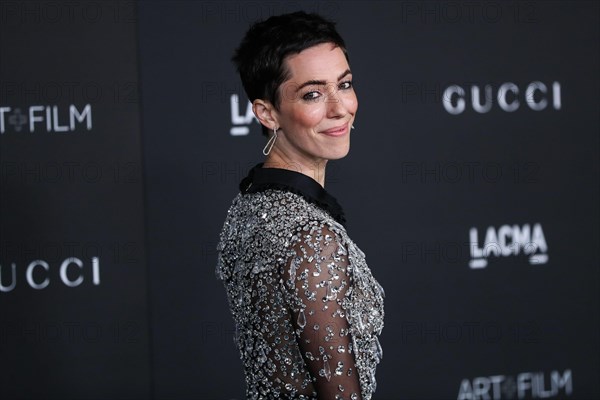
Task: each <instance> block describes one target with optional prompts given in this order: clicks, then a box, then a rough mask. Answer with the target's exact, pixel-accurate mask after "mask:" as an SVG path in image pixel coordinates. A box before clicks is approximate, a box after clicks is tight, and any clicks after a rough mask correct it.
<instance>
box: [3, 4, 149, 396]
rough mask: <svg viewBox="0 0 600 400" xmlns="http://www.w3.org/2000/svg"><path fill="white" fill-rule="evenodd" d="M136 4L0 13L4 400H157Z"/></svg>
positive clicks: (8, 8)
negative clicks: (153, 385) (152, 386)
mask: <svg viewBox="0 0 600 400" xmlns="http://www.w3.org/2000/svg"><path fill="white" fill-rule="evenodd" d="M134 6H135V4H133V3H130V4H129V5H127V4H126V3H120V2H86V3H84V2H54V1H52V2H29V1H26V2H20V1H19V2H17V1H3V2H2V3H0V360H1V362H0V365H1V366H0V398H2V399H50V398H52V399H92V398H94V399H115V398H136V399H138V398H148V397H149V396H150V367H151V359H150V355H149V354H150V353H149V346H150V341H149V338H150V331H149V329H148V313H149V311H150V308H149V299H148V290H147V285H148V284H147V279H146V276H147V262H146V257H145V244H144V236H145V230H144V198H143V190H142V189H143V179H142V172H143V171H142V162H141V161H142V154H141V145H140V141H141V131H140V98H139V90H138V87H139V84H138V64H137V43H136V26H137V25H136V16H135V7H134Z"/></svg>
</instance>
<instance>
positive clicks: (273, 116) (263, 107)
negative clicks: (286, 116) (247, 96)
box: [252, 99, 279, 131]
mask: <svg viewBox="0 0 600 400" xmlns="http://www.w3.org/2000/svg"><path fill="white" fill-rule="evenodd" d="M252 111H253V112H254V115H256V118H257V119H258V121H259V122H260V123H261V124H262V125H264V126H266V127H267V128H269V130H271V131H272V130H273V128H279V124H278V122H277V113H276V112H275V108H274V107H273V105H272V104H271V103H270V102H268V101H265V100H261V99H256V100H254V101H253V102H252Z"/></svg>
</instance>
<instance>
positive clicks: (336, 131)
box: [321, 122, 348, 136]
mask: <svg viewBox="0 0 600 400" xmlns="http://www.w3.org/2000/svg"><path fill="white" fill-rule="evenodd" d="M346 132H348V123H347V122H346V123H345V124H344V125H341V126H336V127H335V128H331V129H327V130H325V131H321V133H323V134H325V135H329V136H342V135H344V134H345V133H346Z"/></svg>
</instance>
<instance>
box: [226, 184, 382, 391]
mask: <svg viewBox="0 0 600 400" xmlns="http://www.w3.org/2000/svg"><path fill="white" fill-rule="evenodd" d="M217 249H218V252H219V254H218V260H217V270H216V272H217V276H218V278H219V279H221V280H222V281H223V282H224V285H225V288H226V291H227V297H228V301H229V306H230V308H231V311H232V314H233V318H234V320H235V323H236V338H235V339H236V342H237V345H238V347H239V350H240V356H241V359H242V362H243V364H244V370H245V376H246V384H247V397H248V398H249V399H271V398H282V399H316V398H317V395H318V396H319V398H326V399H370V398H371V395H372V393H373V392H374V391H375V388H376V380H375V367H376V365H377V364H378V363H379V360H380V359H381V357H382V350H381V346H380V344H379V340H378V338H377V336H378V335H379V334H380V333H381V330H382V328H383V316H384V312H383V296H384V294H383V289H382V288H381V286H380V285H379V284H378V283H377V281H376V280H375V279H374V277H373V276H372V274H371V271H370V270H369V268H368V266H367V264H366V262H365V255H364V253H363V252H362V251H361V250H360V249H359V248H358V247H357V246H356V244H355V243H354V242H352V240H351V239H350V238H349V237H348V235H347V233H346V230H345V228H344V226H342V225H341V224H340V223H339V222H337V221H336V220H334V219H333V218H332V217H331V215H330V214H329V213H328V212H326V211H325V210H324V209H322V208H320V207H318V206H317V205H315V204H314V203H312V202H310V201H307V200H306V199H305V198H304V197H303V196H301V195H299V194H297V193H292V192H291V191H286V190H276V189H268V190H264V191H260V192H257V193H245V194H244V193H240V194H238V195H237V197H236V198H235V199H234V201H233V204H232V205H231V207H230V209H229V211H228V213H227V218H226V221H225V224H224V226H223V229H222V232H221V236H220V242H219V244H218V248H217Z"/></svg>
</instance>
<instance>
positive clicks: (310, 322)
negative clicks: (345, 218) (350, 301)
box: [284, 228, 362, 400]
mask: <svg viewBox="0 0 600 400" xmlns="http://www.w3.org/2000/svg"><path fill="white" fill-rule="evenodd" d="M299 236H301V237H300V238H299V239H298V240H299V241H298V242H297V243H296V244H295V245H294V247H293V249H292V253H293V255H292V256H291V259H290V263H289V265H287V266H286V268H285V269H284V280H285V282H286V286H287V287H288V288H289V289H290V291H291V294H292V295H291V297H290V299H291V300H290V301H291V303H292V304H291V306H292V307H293V318H292V321H293V322H294V327H295V328H296V330H295V331H296V339H297V341H298V345H299V347H300V351H301V354H302V356H303V357H304V361H305V363H306V365H307V367H308V370H309V372H310V374H311V376H313V377H315V381H314V383H313V384H314V386H315V388H316V389H317V393H318V394H319V398H323V399H342V398H343V399H352V400H356V399H360V398H362V397H361V395H360V393H361V390H360V382H359V380H358V374H357V372H356V366H355V364H354V355H353V348H352V346H353V344H352V338H351V334H350V326H349V324H348V320H347V319H346V312H347V310H346V309H345V308H344V299H345V298H346V295H347V294H348V290H349V288H350V287H351V285H352V276H351V266H350V265H349V263H348V252H347V250H346V249H345V248H344V246H342V245H341V244H340V239H339V237H337V235H336V234H335V233H334V232H332V231H331V230H329V229H327V228H322V229H318V230H316V231H314V232H302V234H300V235H299ZM346 305H347V304H346Z"/></svg>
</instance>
